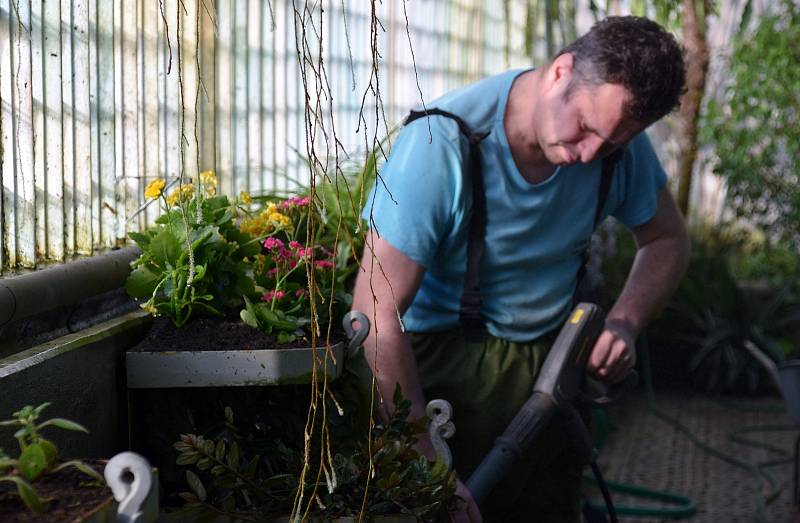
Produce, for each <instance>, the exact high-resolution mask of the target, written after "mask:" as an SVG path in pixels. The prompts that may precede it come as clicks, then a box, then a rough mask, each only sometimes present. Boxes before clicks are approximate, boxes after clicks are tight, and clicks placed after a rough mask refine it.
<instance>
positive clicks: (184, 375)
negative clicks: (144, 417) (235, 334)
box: [125, 343, 345, 389]
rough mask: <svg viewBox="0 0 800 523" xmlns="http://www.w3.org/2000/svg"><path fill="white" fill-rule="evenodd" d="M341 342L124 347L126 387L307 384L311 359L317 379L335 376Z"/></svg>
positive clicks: (341, 358) (339, 365) (338, 370)
mask: <svg viewBox="0 0 800 523" xmlns="http://www.w3.org/2000/svg"><path fill="white" fill-rule="evenodd" d="M344 356H345V346H344V343H337V344H335V345H333V346H332V347H331V348H330V353H328V352H327V351H326V349H325V347H317V348H316V349H311V348H299V349H265V350H207V351H163V352H139V351H129V352H128V353H126V354H125V364H126V368H127V376H128V388H131V389H154V388H179V387H180V388H182V387H241V386H253V385H285V384H292V383H310V382H311V381H312V380H313V379H314V376H315V374H314V360H315V359H316V369H317V372H318V373H319V374H318V375H317V379H322V376H323V373H325V374H327V376H328V379H329V380H333V379H336V378H338V377H339V375H340V374H341V373H342V363H343V362H344Z"/></svg>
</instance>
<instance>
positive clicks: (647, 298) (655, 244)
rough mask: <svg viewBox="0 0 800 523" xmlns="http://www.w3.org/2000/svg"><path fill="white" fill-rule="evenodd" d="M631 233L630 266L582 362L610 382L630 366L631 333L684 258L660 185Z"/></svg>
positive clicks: (662, 297) (677, 274)
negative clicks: (652, 207)
mask: <svg viewBox="0 0 800 523" xmlns="http://www.w3.org/2000/svg"><path fill="white" fill-rule="evenodd" d="M633 236H634V238H635V240H636V256H635V258H634V260H633V266H632V267H631V270H630V273H629V274H628V279H627V281H626V282H625V287H624V288H623V289H622V293H621V294H620V296H619V298H618V299H617V301H616V303H615V304H614V306H613V307H612V308H611V310H610V311H609V313H608V316H607V317H606V326H605V330H604V331H603V333H602V334H601V335H600V337H599V338H598V340H597V343H596V344H595V347H594V349H593V350H592V355H591V356H590V358H589V363H588V365H587V370H588V371H589V372H590V373H591V374H592V375H594V376H595V377H597V378H598V379H601V380H603V381H608V382H612V383H614V382H617V381H620V380H622V379H623V378H624V377H625V376H626V375H627V374H628V372H630V370H631V369H632V368H633V366H634V364H635V363H636V351H635V350H634V344H635V342H636V338H637V337H638V336H639V334H640V333H641V332H642V330H643V329H644V328H645V326H646V325H647V323H648V322H649V321H650V320H651V319H652V318H653V317H654V316H655V315H656V314H657V313H658V311H659V310H661V308H662V307H663V306H664V305H665V304H666V302H667V300H669V297H670V296H671V295H672V292H673V291H674V290H675V288H676V287H677V285H678V282H679V281H680V279H681V277H682V276H683V274H684V272H686V267H687V265H688V263H689V235H688V233H687V231H686V226H685V225H684V222H683V218H682V217H681V215H680V212H678V208H677V206H676V205H675V201H674V200H673V199H672V195H671V194H670V192H669V189H667V188H666V187H665V188H663V189H661V192H659V194H658V206H657V208H656V213H655V215H654V216H653V218H652V219H651V220H650V221H648V222H646V223H644V224H643V225H640V226H638V227H635V228H634V229H633Z"/></svg>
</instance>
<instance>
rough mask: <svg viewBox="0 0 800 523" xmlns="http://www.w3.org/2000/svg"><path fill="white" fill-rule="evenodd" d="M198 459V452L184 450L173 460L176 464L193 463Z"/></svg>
mask: <svg viewBox="0 0 800 523" xmlns="http://www.w3.org/2000/svg"><path fill="white" fill-rule="evenodd" d="M199 459H200V454H198V453H197V452H185V453H183V454H181V455H180V456H178V459H176V460H175V463H176V464H177V465H182V466H185V465H194V464H195V463H197V461H198V460H199Z"/></svg>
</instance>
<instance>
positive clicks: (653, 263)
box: [606, 233, 689, 338]
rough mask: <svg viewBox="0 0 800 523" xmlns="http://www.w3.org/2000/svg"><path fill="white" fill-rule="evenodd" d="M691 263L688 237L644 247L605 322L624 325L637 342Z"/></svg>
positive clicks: (658, 240)
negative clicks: (637, 338) (636, 338)
mask: <svg viewBox="0 0 800 523" xmlns="http://www.w3.org/2000/svg"><path fill="white" fill-rule="evenodd" d="M688 259H689V240H688V237H687V236H686V234H685V233H679V234H676V235H670V236H665V237H662V238H658V239H655V240H653V241H652V242H650V243H648V244H647V245H644V246H642V247H641V248H640V249H639V250H638V251H637V252H636V257H635V258H634V261H633V266H632V267H631V271H630V274H629V275H628V280H627V281H626V283H625V287H624V288H623V290H622V293H621V294H620V296H619V298H618V299H617V301H616V303H615V304H614V306H613V307H612V308H611V310H610V311H609V313H608V316H607V320H606V321H607V322H609V323H610V324H613V323H621V324H622V325H624V326H625V327H626V328H627V329H628V331H629V332H630V333H631V334H632V335H633V336H634V338H635V337H638V336H639V334H640V333H641V332H642V330H643V329H644V328H645V326H646V325H647V323H648V322H649V321H650V320H651V319H653V317H654V316H655V315H656V314H657V313H658V312H659V311H660V310H661V308H662V307H663V306H664V305H665V304H666V302H667V301H668V300H669V297H670V296H671V295H672V293H673V291H674V290H675V288H676V287H677V285H678V283H679V282H680V279H681V277H682V276H683V274H684V272H685V271H686V267H687V264H688Z"/></svg>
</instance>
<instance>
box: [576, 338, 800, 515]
mask: <svg viewBox="0 0 800 523" xmlns="http://www.w3.org/2000/svg"><path fill="white" fill-rule="evenodd" d="M639 352H640V355H641V368H642V375H643V377H644V383H645V390H646V393H647V404H648V412H649V413H650V414H652V415H654V416H655V417H657V418H659V419H660V420H662V421H664V422H666V423H667V424H669V425H671V426H672V427H674V428H675V429H676V430H678V431H679V432H680V433H682V434H683V435H685V436H686V437H687V438H688V439H689V440H690V441H692V442H693V443H694V444H695V445H696V446H698V447H699V448H700V449H701V450H703V451H704V452H706V453H708V454H709V455H711V456H714V457H716V458H718V459H721V460H722V461H724V462H726V463H728V464H730V465H732V466H735V467H737V468H741V469H744V470H746V471H747V472H749V473H750V474H751V475H752V476H753V478H754V479H755V480H757V481H759V482H763V484H765V485H766V486H767V487H768V491H767V493H766V494H765V493H763V492H762V489H756V493H755V495H754V497H755V499H754V503H755V512H754V514H753V517H754V520H755V521H757V522H760V523H761V522H763V523H766V522H767V519H766V514H765V510H766V506H767V505H768V504H769V503H771V502H772V501H774V500H775V499H776V498H777V497H778V495H780V493H781V490H782V487H781V486H780V485H779V484H778V483H777V481H776V480H775V479H774V478H773V477H772V476H771V475H770V474H769V473H768V472H767V469H769V468H771V467H775V466H778V465H783V464H786V463H791V462H792V461H793V459H794V458H793V455H792V452H791V451H787V450H786V449H784V448H781V447H778V446H776V445H771V444H768V443H763V442H760V441H755V440H753V439H750V438H747V437H746V435H748V434H752V433H758V432H778V431H794V430H797V427H795V426H793V425H758V426H750V427H742V428H740V429H737V430H735V431H733V432H732V433H731V434H729V435H728V439H729V440H731V441H733V442H736V443H738V444H741V445H746V446H751V447H755V448H761V449H764V450H767V451H769V452H772V453H774V454H777V455H778V456H777V457H775V458H773V459H769V460H766V461H761V462H758V463H748V462H746V461H743V460H740V459H738V458H736V457H733V456H730V455H728V454H726V453H724V452H722V451H720V450H718V449H717V448H715V447H713V446H712V445H709V444H707V443H705V442H703V441H701V440H700V439H699V438H698V437H697V436H695V435H694V434H693V433H692V432H691V431H690V430H689V428H688V427H686V425H684V424H683V423H681V422H680V421H678V420H676V419H675V418H673V417H671V416H669V415H668V414H666V413H664V412H663V411H661V410H659V409H658V407H656V402H655V393H654V391H653V382H652V375H651V369H650V358H649V347H648V344H647V339H646V338H645V337H643V338H642V343H641V347H640V351H639ZM720 403H721V404H722V405H723V406H726V407H728V408H733V409H737V410H751V409H758V410H761V411H762V412H763V411H764V410H769V411H771V412H785V409H784V408H783V406H779V405H776V406H769V407H768V408H767V409H765V408H764V407H763V406H760V407H754V406H752V405H747V404H741V403H737V402H731V401H727V402H720ZM593 421H594V422H595V427H596V428H597V432H596V433H597V436H596V440H595V441H596V443H597V448H598V449H600V448H602V445H603V444H604V443H605V441H606V439H607V436H608V421H607V418H606V415H605V413H604V412H602V411H594V412H593ZM584 479H586V480H588V481H590V482H592V481H594V478H592V477H591V476H584ZM606 484H607V485H608V488H609V489H610V490H612V491H615V492H620V493H624V494H629V495H632V496H636V497H640V498H647V499H651V500H655V501H662V502H667V503H674V504H676V505H677V506H676V507H668V508H651V507H630V506H618V507H616V511H617V514H620V515H627V516H638V517H655V518H662V519H684V518H687V517H690V516H692V515H693V514H694V513H695V512H696V511H697V503H696V502H695V501H693V500H692V499H690V498H688V497H686V496H683V495H680V494H675V493H671V492H664V491H658V490H654V489H649V488H644V487H639V486H635V485H625V484H621V483H615V482H612V481H607V482H606ZM590 505H591V506H592V508H594V509H598V510H603V509H604V506H603V505H602V504H599V503H593V502H592V503H590Z"/></svg>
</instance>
